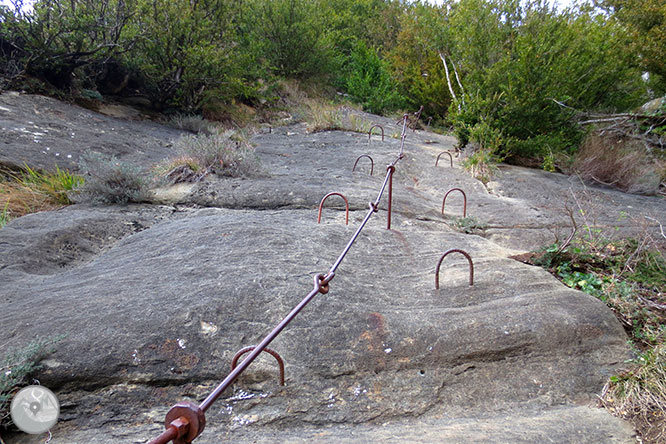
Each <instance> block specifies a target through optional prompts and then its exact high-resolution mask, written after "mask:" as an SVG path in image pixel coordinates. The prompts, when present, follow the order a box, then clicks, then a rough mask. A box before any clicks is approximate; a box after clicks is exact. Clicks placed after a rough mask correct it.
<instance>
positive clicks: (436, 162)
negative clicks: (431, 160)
mask: <svg viewBox="0 0 666 444" xmlns="http://www.w3.org/2000/svg"><path fill="white" fill-rule="evenodd" d="M442 154H448V155H449V159H451V167H453V156H452V155H451V153H449V152H448V151H442V152H441V153H439V154H438V155H437V160H435V166H437V164H438V163H439V158H440V157H442Z"/></svg>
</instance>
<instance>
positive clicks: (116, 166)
mask: <svg viewBox="0 0 666 444" xmlns="http://www.w3.org/2000/svg"><path fill="white" fill-rule="evenodd" d="M79 168H80V169H81V171H84V172H85V178H86V180H85V183H84V184H83V185H82V186H81V187H79V188H77V189H76V195H75V196H76V200H77V201H81V202H90V203H93V204H115V203H120V204H125V203H129V202H145V201H147V200H149V198H150V193H149V191H148V183H147V181H146V179H145V178H144V173H143V172H142V171H141V169H140V168H138V167H136V166H134V165H131V164H128V163H125V162H121V161H119V160H118V159H116V158H115V157H113V156H106V155H104V154H100V153H97V152H89V153H86V154H85V155H84V156H82V158H81V160H80V162H79Z"/></svg>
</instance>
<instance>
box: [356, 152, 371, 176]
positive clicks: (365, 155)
mask: <svg viewBox="0 0 666 444" xmlns="http://www.w3.org/2000/svg"><path fill="white" fill-rule="evenodd" d="M362 157H367V158H368V159H370V175H371V176H372V172H373V171H374V170H375V161H374V160H372V157H370V156H369V155H368V154H361V155H360V156H358V157H357V158H356V162H354V167H353V168H352V173H353V172H354V170H356V165H357V164H358V161H359V160H360V159H361V158H362Z"/></svg>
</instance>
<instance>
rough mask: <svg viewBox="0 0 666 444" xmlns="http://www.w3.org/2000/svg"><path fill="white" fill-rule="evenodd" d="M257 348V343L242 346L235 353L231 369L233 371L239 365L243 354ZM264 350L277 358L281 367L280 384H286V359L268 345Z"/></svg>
mask: <svg viewBox="0 0 666 444" xmlns="http://www.w3.org/2000/svg"><path fill="white" fill-rule="evenodd" d="M255 348H257V346H256V345H251V346H249V347H245V348H241V349H240V350H238V351H237V352H236V354H235V355H234V358H233V359H232V360H231V370H232V371H233V370H234V369H235V368H236V366H237V365H238V360H239V359H240V357H241V356H243V355H244V354H245V353H249V352H251V351H252V350H254V349H255ZM262 352H266V353H268V354H269V355H271V356H273V357H274V358H275V360H276V361H277V363H278V367H279V368H280V385H284V361H283V360H282V357H281V356H280V354H279V353H278V352H276V351H275V350H273V349H270V348H268V347H266V348H264V349H263V350H262Z"/></svg>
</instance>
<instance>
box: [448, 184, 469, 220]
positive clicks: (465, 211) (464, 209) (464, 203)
mask: <svg viewBox="0 0 666 444" xmlns="http://www.w3.org/2000/svg"><path fill="white" fill-rule="evenodd" d="M453 191H460V192H461V193H462V195H463V217H467V195H466V194H465V192H464V191H463V190H461V189H460V188H451V189H450V190H449V191H447V192H446V194H445V195H444V200H443V201H442V216H444V206H445V205H446V198H447V197H448V195H449V194H450V193H451V192H453Z"/></svg>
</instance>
